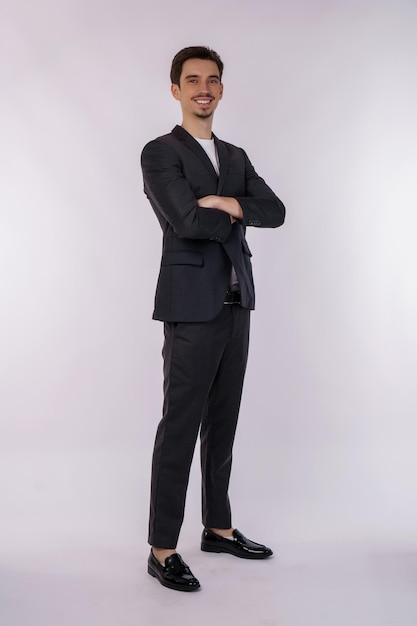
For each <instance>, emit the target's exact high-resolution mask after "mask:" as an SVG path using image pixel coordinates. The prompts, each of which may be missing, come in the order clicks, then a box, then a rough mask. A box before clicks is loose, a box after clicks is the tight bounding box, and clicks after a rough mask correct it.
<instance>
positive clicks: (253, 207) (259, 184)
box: [236, 150, 285, 228]
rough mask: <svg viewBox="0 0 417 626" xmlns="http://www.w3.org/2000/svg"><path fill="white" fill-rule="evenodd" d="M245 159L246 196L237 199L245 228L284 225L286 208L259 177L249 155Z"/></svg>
mask: <svg viewBox="0 0 417 626" xmlns="http://www.w3.org/2000/svg"><path fill="white" fill-rule="evenodd" d="M242 152H243V154H244V158H245V178H246V195H245V197H243V198H236V200H237V201H238V202H239V204H240V206H241V207H242V211H243V218H242V219H241V220H240V221H241V223H242V224H243V226H258V227H260V228H276V227H277V226H281V225H282V224H283V223H284V219H285V207H284V205H283V203H282V202H281V200H280V199H279V198H278V197H277V196H276V195H275V193H274V192H273V191H272V189H271V188H270V187H268V185H267V184H266V182H265V181H264V180H263V178H261V177H260V176H258V174H257V173H256V172H255V169H254V167H253V165H252V163H251V162H250V161H249V159H248V156H247V154H246V153H245V152H244V151H243V150H242Z"/></svg>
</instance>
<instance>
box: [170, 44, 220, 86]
mask: <svg viewBox="0 0 417 626" xmlns="http://www.w3.org/2000/svg"><path fill="white" fill-rule="evenodd" d="M188 59H204V60H207V61H214V62H215V63H216V64H217V67H218V68H219V75H220V80H221V79H222V74H223V68H224V65H223V61H222V60H221V58H220V57H219V55H218V54H217V52H215V51H214V50H212V49H211V48H207V47H206V46H190V47H189V48H183V49H182V50H180V51H179V52H177V54H176V55H175V56H174V58H173V61H172V65H171V83H172V84H173V85H178V87H179V86H180V77H181V72H182V66H183V65H184V63H185V61H188Z"/></svg>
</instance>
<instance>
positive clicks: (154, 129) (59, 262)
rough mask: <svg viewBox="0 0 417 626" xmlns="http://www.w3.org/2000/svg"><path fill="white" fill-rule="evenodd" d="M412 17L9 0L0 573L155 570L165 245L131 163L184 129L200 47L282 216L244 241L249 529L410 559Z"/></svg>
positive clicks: (233, 128) (414, 202)
mask: <svg viewBox="0 0 417 626" xmlns="http://www.w3.org/2000/svg"><path fill="white" fill-rule="evenodd" d="M416 19H417V4H416V2H414V1H412V0H410V1H406V0H361V1H359V0H358V1H354V0H352V1H349V0H346V1H341V0H335V1H330V0H327V1H326V0H321V1H320V0H311V1H308V0H304V1H302V0H294V1H293V2H291V3H288V2H284V1H282V0H275V1H274V2H272V0H271V1H268V0H260V1H259V2H256V3H250V2H246V1H244V2H241V1H238V0H226V1H225V2H220V0H213V1H212V2H211V3H209V4H207V3H206V4H196V3H192V2H189V1H188V0H179V1H178V2H168V1H165V2H160V1H156V2H153V3H145V2H134V1H133V0H119V2H115V1H114V0H104V1H100V2H99V1H98V0H84V1H81V0H80V1H79V2H76V1H75V0H55V1H52V0H38V2H36V3H30V2H26V3H24V2H22V1H16V0H2V3H1V20H0V28H1V87H2V97H1V102H0V110H1V115H0V124H1V135H0V145H1V168H0V179H1V235H0V236H1V248H0V255H1V263H0V272H1V291H0V301H1V344H0V345H1V382H0V385H1V395H0V406H1V432H0V446H1V458H2V461H1V463H2V469H1V483H2V495H1V501H0V510H1V518H2V524H3V530H2V532H1V540H0V544H1V550H2V555H3V556H2V560H3V562H5V563H9V564H11V563H13V562H16V560H18V559H19V558H22V559H23V555H25V558H27V555H31V554H35V553H36V552H40V551H42V550H44V549H45V546H49V547H51V546H55V548H56V549H57V550H58V549H63V548H64V546H66V547H68V549H72V548H74V549H75V546H78V547H79V546H80V545H82V546H84V550H85V551H86V554H88V551H89V550H90V549H91V547H92V546H94V545H117V546H120V545H125V546H126V548H132V547H133V548H134V549H140V550H143V554H146V531H147V513H148V482H149V473H150V467H149V466H150V458H151V451H152V445H153V438H154V433H155V429H156V425H157V422H158V421H159V417H160V412H161V399H162V360H161V356H160V349H161V346H162V325H161V324H160V323H158V322H153V321H152V320H151V314H152V305H153V295H154V288H155V283H156V278H157V272H158V264H159V259H160V250H161V235H160V230H159V226H158V224H157V221H156V219H155V217H154V215H153V213H152V211H151V208H150V205H148V203H147V200H146V198H145V196H144V195H143V192H142V179H141V173H140V168H139V155H140V151H141V148H142V147H143V145H144V144H145V143H146V142H147V141H148V140H150V139H152V138H154V137H156V136H158V135H161V134H164V133H166V132H169V131H170V130H171V128H172V127H173V126H174V125H175V124H176V123H178V122H180V111H179V108H178V103H176V102H175V101H174V100H173V99H172V98H171V96H170V91H169V89H170V84H169V69H170V63H171V59H172V57H173V55H174V54H175V53H176V52H177V51H178V50H179V49H180V48H182V47H184V46H186V45H199V44H203V45H209V46H211V47H213V48H214V49H216V50H217V51H218V52H219V53H220V55H221V56H222V58H223V60H224V62H225V74H224V83H225V95H224V98H223V101H222V103H221V104H220V106H219V108H218V111H217V113H216V119H215V124H214V130H215V132H216V134H217V135H218V136H219V137H221V138H223V139H225V140H228V141H231V142H232V143H236V144H238V145H241V146H242V147H244V148H245V149H246V150H247V152H248V154H249V156H250V158H251V160H252V161H253V163H254V165H255V167H256V169H257V171H258V172H259V173H260V174H261V175H262V176H264V178H265V179H266V180H267V182H268V183H269V184H270V185H271V186H272V187H273V188H274V189H275V190H276V192H277V194H278V195H279V196H280V197H281V199H282V200H283V202H284V203H285V204H286V206H287V211H288V213H287V222H286V224H285V225H284V226H283V227H282V228H280V229H278V230H272V231H262V230H260V231H256V229H252V230H251V231H250V232H249V231H248V240H249V243H250V245H251V248H252V252H253V264H254V272H255V280H256V285H257V311H255V313H254V315H253V317H252V320H253V322H252V343H251V353H250V363H249V369H248V374H247V380H246V387H245V392H244V398H243V407H242V412H241V423H240V429H239V432H238V437H237V443H236V453H235V461H234V474H233V481H232V485H231V498H232V505H233V507H234V511H235V523H236V525H238V526H242V528H243V527H244V528H245V530H246V531H247V532H248V534H249V531H252V534H254V533H256V532H258V533H259V531H261V535H262V537H261V538H263V537H265V539H268V540H269V542H270V543H272V544H277V543H279V542H286V541H287V542H291V541H301V542H302V541H333V540H334V541H347V542H349V541H351V542H361V541H371V540H372V541H373V540H376V541H379V542H382V543H384V542H387V543H389V542H399V543H407V544H409V543H412V544H415V543H416V540H417V537H416V528H417V502H416V493H415V476H416V474H417V456H416V454H415V437H416V435H417V426H416V415H417V401H416V392H415V386H416V382H415V381H416V359H417V357H416V354H417V330H416V327H417V326H416V319H417V294H416V285H415V268H416V266H417V251H416V247H415V243H414V240H415V230H416V227H417V218H416V208H417V190H416V171H417V126H416V110H417V71H416V68H417V65H416V62H417V27H416V24H417V22H416ZM198 479H199V477H198V469H197V467H195V468H194V471H193V475H192V479H191V483H190V490H189V497H188V501H187V517H186V522H185V526H184V532H183V538H182V541H183V543H187V542H188V543H190V544H191V542H193V543H195V542H197V541H198V536H199V531H200V527H199V523H200V520H199V506H200V505H199V486H198ZM255 511H258V513H256V514H255ZM112 542H113V543H112ZM138 547H140V548H138Z"/></svg>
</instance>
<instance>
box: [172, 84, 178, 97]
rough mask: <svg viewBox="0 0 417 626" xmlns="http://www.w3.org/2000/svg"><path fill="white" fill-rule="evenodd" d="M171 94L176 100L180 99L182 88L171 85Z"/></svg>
mask: <svg viewBox="0 0 417 626" xmlns="http://www.w3.org/2000/svg"><path fill="white" fill-rule="evenodd" d="M171 93H172V95H173V96H174V98H175V100H179V99H180V88H179V85H175V84H172V85H171Z"/></svg>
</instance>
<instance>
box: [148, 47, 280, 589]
mask: <svg viewBox="0 0 417 626" xmlns="http://www.w3.org/2000/svg"><path fill="white" fill-rule="evenodd" d="M222 72H223V63H222V61H221V59H220V57H219V56H218V54H217V53H216V52H214V51H213V50H211V49H209V48H205V47H199V46H196V47H190V48H185V49H183V50H181V51H180V52H178V54H177V55H176V56H175V57H174V60H173V62H172V67H171V83H172V85H171V92H172V95H173V97H174V98H175V99H176V100H178V101H179V103H180V105H181V109H182V115H183V120H182V124H181V126H176V127H175V128H174V129H173V131H172V132H171V133H169V134H168V135H165V136H163V137H159V138H158V139H155V140H154V141H151V142H150V143H148V144H147V145H146V146H145V148H144V150H143V153H142V170H143V179H144V191H145V193H146V195H147V197H148V199H149V201H150V203H151V205H152V208H153V210H154V211H155V213H156V216H157V218H158V220H159V222H160V225H161V228H162V231H163V252H162V262H161V269H160V274H159V279H158V285H157V289H156V296H155V310H154V314H153V318H154V319H157V320H162V321H163V322H164V333H165V342H164V348H163V358H164V405H163V417H162V420H161V422H160V424H159V426H158V430H157V434H156V440H155V448H154V453H153V463H152V481H151V506H150V521H149V543H150V545H151V553H150V556H149V559H148V572H149V574H151V575H152V576H154V577H155V578H157V579H158V580H159V582H160V583H161V584H162V585H164V586H166V587H170V588H171V589H176V590H180V591H195V590H197V589H199V587H200V584H199V581H198V580H197V579H196V578H195V577H194V576H193V574H192V573H191V571H190V569H189V567H188V566H187V565H186V563H184V561H183V560H182V558H181V557H180V555H179V554H177V552H176V546H177V541H178V536H179V533H180V528H181V524H182V520H183V515H184V505H185V496H186V490H187V485H188V478H189V472H190V466H191V461H192V457H193V452H194V448H195V444H196V440H197V436H198V431H199V429H201V430H200V439H201V472H202V517H203V525H204V530H203V536H202V542H201V549H202V550H204V551H208V552H217V553H220V552H226V553H229V554H232V555H234V556H237V557H243V558H253V559H255V558H256V559H260V558H267V557H269V556H271V555H272V550H270V548H267V547H266V546H264V545H262V544H258V543H255V542H252V541H250V540H249V539H247V538H246V537H245V536H244V535H242V534H241V533H240V532H239V531H238V530H237V529H235V528H233V527H232V521H231V511H230V503H229V498H228V485H229V478H230V470H231V462H232V447H233V440H234V435H235V429H236V424H237V418H238V413H239V407H240V399H241V393H242V385H243V378H244V374H245V368H246V360H247V352H248V341H249V315H250V310H251V309H253V308H254V302H255V299H254V287H253V280H252V270H251V262H250V257H251V253H250V250H249V247H248V244H247V242H246V239H245V229H246V226H259V227H270V228H274V227H276V226H280V225H281V224H282V223H283V222H284V216H285V208H284V205H283V204H282V202H281V201H280V200H279V199H278V198H277V197H276V195H275V194H274V192H273V191H272V190H271V189H270V188H269V187H268V186H267V185H266V184H265V182H264V181H263V180H262V178H260V177H259V176H258V175H257V174H256V172H255V170H254V168H253V166H252V165H251V163H250V161H249V159H248V157H247V156H246V154H245V152H244V151H243V150H242V149H241V148H237V147H235V146H233V145H231V144H228V143H225V142H223V141H220V140H219V139H217V137H215V136H214V135H213V134H212V123H213V114H214V111H215V110H216V108H217V105H218V103H219V101H220V100H221V98H222V96H223V84H222V82H221V79H222Z"/></svg>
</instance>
